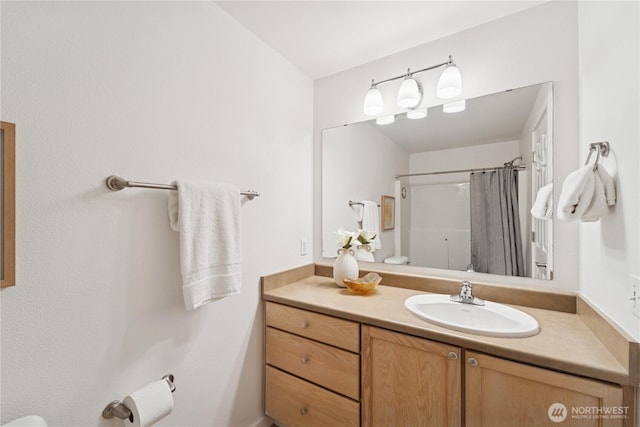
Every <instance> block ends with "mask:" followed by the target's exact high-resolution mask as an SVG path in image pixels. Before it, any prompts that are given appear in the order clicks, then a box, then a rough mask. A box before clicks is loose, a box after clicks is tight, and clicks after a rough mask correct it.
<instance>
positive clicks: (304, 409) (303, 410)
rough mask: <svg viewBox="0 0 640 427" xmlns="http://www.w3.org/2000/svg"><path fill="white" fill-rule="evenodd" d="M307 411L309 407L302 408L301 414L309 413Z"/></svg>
mask: <svg viewBox="0 0 640 427" xmlns="http://www.w3.org/2000/svg"><path fill="white" fill-rule="evenodd" d="M307 412H309V411H308V410H307V408H300V414H301V415H306V414H307Z"/></svg>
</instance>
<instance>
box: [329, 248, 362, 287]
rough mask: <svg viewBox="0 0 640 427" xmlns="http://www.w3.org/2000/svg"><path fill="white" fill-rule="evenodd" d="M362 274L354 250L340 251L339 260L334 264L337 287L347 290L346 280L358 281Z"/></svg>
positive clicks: (334, 278) (334, 277) (341, 249)
mask: <svg viewBox="0 0 640 427" xmlns="http://www.w3.org/2000/svg"><path fill="white" fill-rule="evenodd" d="M359 274H360V270H359V269H358V262H357V261H356V258H355V257H354V252H353V250H352V249H345V248H340V249H338V258H336V262H335V263H334V264H333V280H335V281H336V285H338V286H340V287H341V288H346V287H347V285H345V284H344V282H343V280H344V279H357V278H358V275H359Z"/></svg>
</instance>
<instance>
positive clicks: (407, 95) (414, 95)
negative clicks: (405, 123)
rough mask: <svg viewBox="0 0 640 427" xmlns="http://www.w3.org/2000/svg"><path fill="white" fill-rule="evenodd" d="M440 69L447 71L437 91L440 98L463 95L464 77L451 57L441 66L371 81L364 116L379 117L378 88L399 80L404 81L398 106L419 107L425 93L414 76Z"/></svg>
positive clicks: (399, 93) (380, 110) (443, 73)
mask: <svg viewBox="0 0 640 427" xmlns="http://www.w3.org/2000/svg"><path fill="white" fill-rule="evenodd" d="M440 67H445V69H444V71H443V72H442V74H441V75H440V79H439V80H438V86H437V90H436V94H437V95H438V97H440V98H444V99H449V98H454V97H456V96H458V95H460V93H462V76H461V75H460V71H459V70H458V67H456V64H454V63H453V58H452V57H451V55H449V60H448V61H446V62H443V63H441V64H436V65H433V66H431V67H427V68H423V69H421V70H418V71H413V72H411V70H410V69H407V72H406V73H405V74H403V75H401V76H396V77H391V78H389V79H386V80H381V81H379V82H377V83H376V81H375V80H371V87H370V88H369V91H368V92H367V95H366V96H365V98H364V105H363V111H364V114H366V115H368V116H377V115H378V114H381V113H382V110H383V101H382V94H381V93H380V90H379V89H378V86H379V85H381V84H384V83H389V82H392V81H394V80H398V79H404V80H403V82H402V85H401V86H400V90H399V91H398V98H397V103H398V106H399V107H400V108H409V109H413V108H416V107H418V105H420V102H422V95H423V91H422V86H421V85H420V82H418V81H417V80H416V79H415V78H414V77H413V76H414V75H415V74H418V73H422V72H424V71H429V70H433V69H436V68H440Z"/></svg>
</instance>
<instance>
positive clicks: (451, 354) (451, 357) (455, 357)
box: [449, 351, 458, 360]
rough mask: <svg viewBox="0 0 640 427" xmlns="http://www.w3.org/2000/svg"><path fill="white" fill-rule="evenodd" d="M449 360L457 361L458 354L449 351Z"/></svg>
mask: <svg viewBox="0 0 640 427" xmlns="http://www.w3.org/2000/svg"><path fill="white" fill-rule="evenodd" d="M449 359H451V360H458V353H456V352H455V351H450V352H449Z"/></svg>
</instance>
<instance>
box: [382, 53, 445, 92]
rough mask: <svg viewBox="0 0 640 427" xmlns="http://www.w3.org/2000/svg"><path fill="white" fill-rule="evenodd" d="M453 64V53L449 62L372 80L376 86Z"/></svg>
mask: <svg viewBox="0 0 640 427" xmlns="http://www.w3.org/2000/svg"><path fill="white" fill-rule="evenodd" d="M451 64H453V59H452V58H451V55H449V60H448V61H447V62H443V63H441V64H437V65H432V66H431V67H427V68H423V69H421V70H418V71H413V72H406V73H405V74H402V75H400V76H396V77H391V78H390V79H386V80H381V81H379V82H376V81H372V82H371V86H376V85H381V84H384V83H389V82H392V81H394V80H398V79H403V78H405V77H407V76H413V75H414V74H418V73H422V72H424V71H429V70H434V69H436V68H440V67H444V66H445V65H451Z"/></svg>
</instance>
